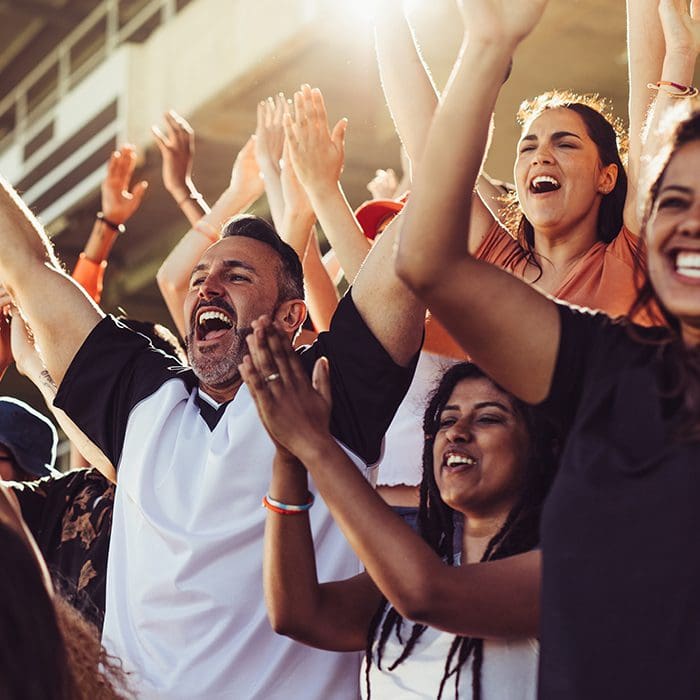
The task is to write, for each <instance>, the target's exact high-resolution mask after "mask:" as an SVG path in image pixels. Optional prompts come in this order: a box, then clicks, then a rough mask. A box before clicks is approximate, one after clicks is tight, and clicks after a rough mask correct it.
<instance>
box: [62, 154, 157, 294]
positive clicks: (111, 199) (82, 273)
mask: <svg viewBox="0 0 700 700" xmlns="http://www.w3.org/2000/svg"><path fill="white" fill-rule="evenodd" d="M135 167H136V152H135V151H134V149H133V147H132V146H129V145H125V146H122V147H121V148H120V149H119V150H118V151H115V152H114V153H113V154H112V156H111V157H110V159H109V162H108V163H107V175H106V176H105V179H104V180H103V181H102V187H101V194H102V210H101V212H100V213H99V214H98V215H97V218H96V219H95V224H94V226H93V227H92V231H91V232H90V237H89V238H88V240H87V243H86V244H85V248H84V249H83V252H82V253H81V254H80V257H79V258H78V262H77V263H76V265H75V269H74V270H73V275H72V277H73V279H74V280H75V281H76V282H78V284H80V286H81V287H83V289H84V290H85V291H86V292H87V293H88V294H89V295H90V296H91V297H92V298H93V299H94V300H95V302H96V303H98V304H99V303H100V298H101V297H102V282H103V279H104V272H105V268H106V267H107V260H108V259H109V254H110V252H111V251H112V246H114V243H115V241H116V240H117V236H118V235H119V232H120V230H122V229H121V227H122V226H124V225H125V224H126V222H127V221H128V220H129V219H130V218H131V217H132V216H133V215H134V214H135V213H136V211H137V210H138V208H139V207H140V206H141V202H142V201H143V196H144V194H145V193H146V189H147V188H148V183H147V182H146V181H145V180H141V181H140V182H137V183H136V184H135V185H134V186H133V187H132V186H131V178H132V177H133V174H134V168H135Z"/></svg>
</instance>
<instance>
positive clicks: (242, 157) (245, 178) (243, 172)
mask: <svg viewBox="0 0 700 700" xmlns="http://www.w3.org/2000/svg"><path fill="white" fill-rule="evenodd" d="M256 141H257V139H255V138H253V137H252V136H251V137H250V138H249V139H248V140H247V141H246V142H245V145H244V146H243V148H241V150H240V151H239V152H238V155H237V156H236V160H235V161H234V162H233V168H232V169H231V183H230V185H229V188H230V189H231V190H235V191H236V192H237V193H247V195H248V196H249V197H250V198H251V199H257V198H258V197H260V196H261V195H262V193H263V192H264V191H265V181H264V180H263V178H262V175H261V174H260V166H259V165H258V160H257V158H256V156H255V152H256Z"/></svg>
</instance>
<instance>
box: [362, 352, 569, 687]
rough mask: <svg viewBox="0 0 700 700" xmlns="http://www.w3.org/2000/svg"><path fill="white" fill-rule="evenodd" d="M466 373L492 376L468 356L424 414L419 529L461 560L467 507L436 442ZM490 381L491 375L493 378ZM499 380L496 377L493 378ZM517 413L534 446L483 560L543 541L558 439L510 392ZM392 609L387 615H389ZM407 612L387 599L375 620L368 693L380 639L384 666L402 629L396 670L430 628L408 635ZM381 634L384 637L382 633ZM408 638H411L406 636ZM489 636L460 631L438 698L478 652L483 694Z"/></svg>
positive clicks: (477, 682)
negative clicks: (459, 501) (448, 499)
mask: <svg viewBox="0 0 700 700" xmlns="http://www.w3.org/2000/svg"><path fill="white" fill-rule="evenodd" d="M465 379H489V378H488V377H487V376H486V375H485V374H484V373H483V372H482V371H481V370H480V369H479V368H478V367H477V366H476V365H474V364H472V363H470V362H462V363H459V364H456V365H454V366H453V367H451V368H450V369H449V370H447V372H445V374H444V375H443V377H442V378H441V380H440V383H439V384H438V386H437V388H436V390H435V391H434V393H433V395H432V397H431V398H430V401H429V402H428V406H427V409H426V411H425V416H424V418H423V432H424V435H425V439H424V443H423V477H422V480H421V485H420V505H419V508H418V519H417V525H418V533H419V535H420V536H421V537H422V539H423V540H425V542H427V543H428V544H429V545H430V547H431V548H432V549H433V550H434V551H435V552H436V553H437V554H438V555H439V556H440V557H441V558H442V559H443V560H444V561H445V562H447V563H448V564H450V565H453V564H454V563H455V556H456V552H455V544H457V547H461V542H457V543H455V539H456V538H457V537H458V535H457V534H456V533H459V528H458V527H456V524H457V523H458V522H459V520H460V519H461V517H462V515H461V513H458V512H457V511H455V510H453V509H452V508H450V506H448V505H447V504H446V503H445V502H444V501H443V500H442V497H441V496H440V490H439V489H438V485H437V482H436V480H435V471H434V469H433V445H434V443H435V437H436V435H437V433H438V430H439V428H440V418H441V414H442V411H443V410H444V408H445V406H446V405H447V402H448V401H449V399H450V396H451V395H452V392H453V391H454V389H455V387H456V386H457V384H459V382H461V381H462V380H465ZM489 381H491V380H490V379H489ZM492 383H493V382H492ZM494 386H495V387H496V388H497V389H499V390H500V391H503V393H504V394H505V395H506V396H507V397H508V399H509V401H510V403H511V406H512V407H513V410H514V412H515V414H516V415H517V416H518V417H519V418H520V419H521V420H522V421H523V422H524V425H525V429H526V432H527V434H528V438H529V451H528V455H527V459H526V460H525V478H524V480H523V482H524V483H523V489H522V492H521V494H520V497H519V499H518V501H517V503H516V504H515V506H514V507H513V509H512V510H511V511H510V513H509V514H508V517H507V518H506V521H505V523H504V524H503V527H502V528H501V529H500V530H499V531H498V532H497V533H496V535H494V537H493V538H492V539H491V541H490V542H489V543H488V545H487V547H486V551H485V552H484V556H483V557H482V561H488V560H492V559H502V558H504V557H509V556H513V555H514V554H521V553H522V552H527V551H530V550H532V549H534V548H535V547H536V546H537V544H538V542H539V520H540V512H541V509H542V503H543V501H544V497H545V495H546V494H547V491H548V490H549V486H550V484H551V481H552V478H553V475H554V466H555V462H556V460H555V456H556V440H555V439H554V433H553V431H552V429H551V427H550V426H549V425H547V424H544V423H543V421H542V418H541V417H540V416H539V415H538V414H537V413H535V412H534V411H533V410H532V409H531V408H530V407H529V406H528V405H527V404H525V403H523V402H522V401H519V400H518V399H516V398H515V397H514V396H512V395H511V394H508V393H507V392H505V391H504V390H503V389H501V388H500V387H499V386H498V385H496V384H495V383H494ZM385 613H386V615H385ZM403 626H404V618H403V617H402V616H401V615H400V614H399V613H398V612H397V611H396V610H395V609H394V608H393V607H389V609H388V611H387V601H386V599H384V600H383V601H382V603H381V605H380V606H379V609H378V610H377V613H376V614H375V616H374V618H373V620H372V623H371V624H370V628H369V632H368V637H367V650H366V673H365V683H366V686H367V698H368V699H369V698H370V694H371V688H370V667H371V664H372V657H373V648H374V645H375V643H376V646H377V649H376V653H377V666H378V668H380V669H381V667H382V654H383V652H384V648H385V646H386V642H387V640H388V639H389V637H390V636H391V634H392V633H396V635H397V636H398V638H399V640H400V641H401V642H402V643H403V645H404V648H403V652H402V653H401V655H400V656H399V657H398V658H397V659H396V660H395V661H393V662H392V664H391V665H390V666H389V667H388V668H387V670H388V671H393V670H394V669H395V668H396V667H397V666H399V664H401V663H403V662H404V661H405V660H406V659H407V658H409V657H410V655H411V652H412V651H413V649H414V647H415V645H416V643H417V642H418V640H419V639H420V637H421V635H422V634H423V632H424V631H425V629H426V626H425V625H420V624H413V625H412V626H411V631H410V633H409V634H408V635H407V636H403V635H402V628H403ZM377 637H378V639H377ZM404 639H405V642H404V641H403V640H404ZM483 652H484V649H483V640H481V639H473V638H471V637H461V636H456V637H455V638H454V641H453V643H452V646H451V647H450V651H449V654H448V656H447V658H446V660H445V668H444V672H443V677H442V680H441V682H440V687H439V691H438V696H437V697H438V699H439V698H441V697H442V694H443V692H444V689H445V685H446V683H447V681H448V680H449V679H450V678H452V677H454V683H455V698H458V697H459V683H460V672H461V669H462V667H463V666H464V663H465V662H466V661H467V659H468V658H469V657H470V656H471V655H472V654H473V663H472V696H473V699H474V700H480V698H481V666H482V661H483Z"/></svg>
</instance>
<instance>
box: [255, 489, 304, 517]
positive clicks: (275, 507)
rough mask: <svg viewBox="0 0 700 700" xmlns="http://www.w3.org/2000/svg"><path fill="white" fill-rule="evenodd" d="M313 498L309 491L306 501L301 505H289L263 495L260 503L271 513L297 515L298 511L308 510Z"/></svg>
mask: <svg viewBox="0 0 700 700" xmlns="http://www.w3.org/2000/svg"><path fill="white" fill-rule="evenodd" d="M315 500H316V499H315V498H314V495H313V494H312V493H309V497H308V499H307V500H306V503H302V504H301V505H289V504H287V503H282V502H281V501H276V500H275V499H274V498H270V496H269V495H268V496H263V499H262V504H263V507H264V508H267V509H268V510H271V511H272V512H273V513H279V514H280V515H299V514H300V513H306V511H308V510H310V509H311V506H312V505H313V504H314V501H315Z"/></svg>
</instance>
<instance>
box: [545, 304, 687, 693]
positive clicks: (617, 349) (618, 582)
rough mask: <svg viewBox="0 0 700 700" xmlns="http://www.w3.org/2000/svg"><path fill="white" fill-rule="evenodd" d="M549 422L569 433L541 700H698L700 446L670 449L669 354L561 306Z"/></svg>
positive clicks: (673, 408)
mask: <svg viewBox="0 0 700 700" xmlns="http://www.w3.org/2000/svg"><path fill="white" fill-rule="evenodd" d="M559 309H560V316H561V321H562V338H561V345H560V348H559V355H558V359H557V366H556V370H555V374H554V379H553V384H552V389H551V393H550V396H549V397H548V399H547V400H546V402H545V403H544V404H543V407H544V408H545V410H547V411H548V412H550V413H551V414H552V415H553V416H554V417H556V418H558V419H559V420H560V421H561V422H562V423H563V425H564V427H565V429H566V430H567V439H566V443H565V445H564V451H563V455H562V459H561V466H560V470H559V473H558V475H557V478H556V480H555V483H554V486H553V488H552V491H551V493H550V495H549V498H548V500H547V503H546V505H545V509H544V514H543V519H542V549H543V562H544V570H543V590H542V596H543V600H542V653H541V670H540V689H539V696H540V698H541V699H542V700H554V699H555V698H556V700H561V699H563V698H564V699H566V700H577V699H580V700H604V699H606V698H609V699H610V700H628V699H629V700H632V699H634V700H644V699H645V698H648V699H649V700H660V699H661V698H663V699H664V700H668V699H674V700H675V699H678V700H680V699H681V698H682V699H687V700H691V699H692V700H697V699H698V698H700V556H698V553H697V549H696V547H697V538H698V533H700V443H697V442H695V443H692V444H689V443H685V444H680V443H679V442H678V441H677V440H674V439H673V438H672V437H671V432H672V430H673V428H674V427H675V426H676V425H677V423H678V409H679V401H678V400H669V399H663V398H661V393H662V392H661V391H660V387H661V386H663V383H664V379H663V378H664V377H665V376H666V375H667V372H666V371H665V370H666V369H667V366H668V363H667V362H666V361H665V359H664V358H665V357H667V356H668V347H666V349H665V350H664V349H663V348H662V347H660V346H659V345H658V344H654V343H652V342H649V341H651V340H653V339H654V338H657V339H658V337H659V333H660V331H659V329H655V330H654V329H642V328H638V327H636V326H635V327H634V331H635V333H636V334H637V337H636V338H633V337H632V336H631V335H630V328H629V327H625V326H624V325H623V324H621V323H615V322H613V321H611V320H610V319H609V318H608V317H606V316H605V315H603V314H591V313H587V312H582V311H580V310H574V309H571V308H570V307H568V306H566V305H563V304H562V305H559Z"/></svg>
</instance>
